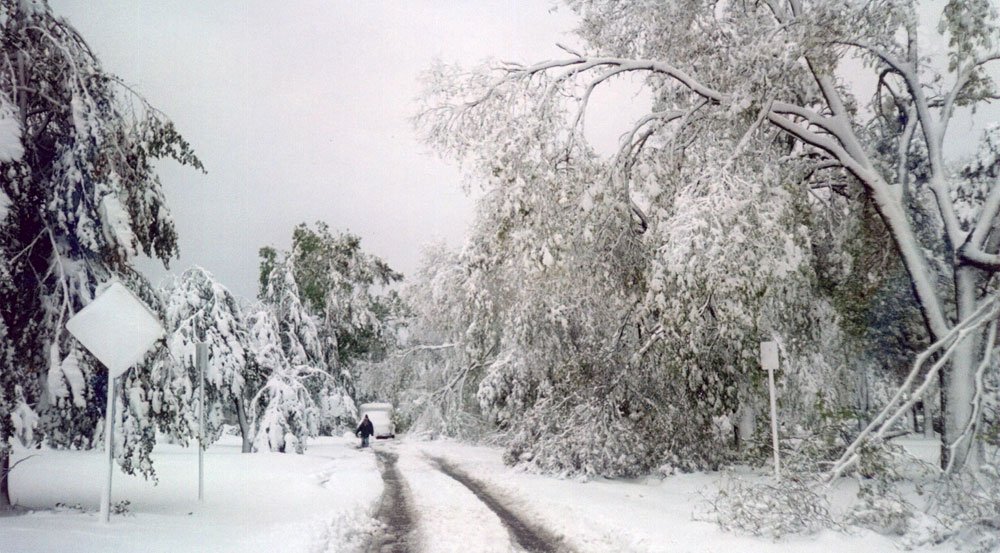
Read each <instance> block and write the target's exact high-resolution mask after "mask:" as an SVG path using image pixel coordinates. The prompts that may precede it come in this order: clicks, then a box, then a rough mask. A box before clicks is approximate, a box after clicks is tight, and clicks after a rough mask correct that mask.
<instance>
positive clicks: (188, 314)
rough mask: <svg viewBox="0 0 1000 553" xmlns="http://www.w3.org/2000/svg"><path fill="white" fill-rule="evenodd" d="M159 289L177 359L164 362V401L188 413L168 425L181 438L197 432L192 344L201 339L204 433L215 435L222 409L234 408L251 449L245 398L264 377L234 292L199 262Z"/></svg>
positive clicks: (246, 449)
mask: <svg viewBox="0 0 1000 553" xmlns="http://www.w3.org/2000/svg"><path fill="white" fill-rule="evenodd" d="M164 295H165V296H166V297H165V303H166V312H167V324H168V326H169V329H170V336H169V337H168V339H167V343H168V346H169V348H170V354H171V356H172V357H173V358H174V359H175V360H176V364H174V365H173V366H170V367H167V368H166V370H167V374H165V375H163V381H164V383H165V386H164V390H163V401H173V402H178V406H183V407H185V409H183V411H184V412H186V413H189V416H188V417H186V418H185V420H179V421H175V423H174V424H172V425H171V428H170V429H169V430H170V431H172V433H173V434H174V435H175V437H176V438H180V439H186V438H188V437H190V436H195V435H197V429H198V424H197V419H196V418H194V417H195V413H196V412H197V411H196V409H195V405H196V404H197V401H198V399H197V398H198V387H199V376H198V370H197V367H196V362H195V345H196V344H197V343H198V342H204V343H206V344H207V345H208V367H207V369H206V371H205V401H206V402H207V404H208V406H209V407H208V408H207V409H206V417H205V420H206V434H207V435H208V436H209V439H210V440H211V439H215V438H216V437H217V436H218V433H219V431H220V430H221V425H222V422H223V418H224V416H225V414H227V413H235V414H236V420H237V422H238V424H239V427H240V432H241V434H242V436H243V452H244V453H248V452H250V450H251V447H252V442H253V435H252V429H251V428H250V420H249V417H248V414H247V403H248V402H249V401H250V399H251V398H252V397H253V394H255V393H256V391H257V388H258V387H259V386H260V385H261V383H262V382H263V379H264V373H263V372H262V370H261V367H259V366H258V365H257V364H255V363H254V362H253V359H252V358H251V357H250V356H248V354H247V352H246V351H245V348H246V344H247V343H248V340H249V336H248V334H247V328H246V323H245V322H244V320H243V315H242V313H241V310H240V307H239V304H238V303H237V301H236V298H235V297H234V296H233V295H232V294H231V293H230V292H229V290H227V289H226V287H225V286H223V285H222V284H220V283H219V282H218V281H217V280H215V278H214V277H213V276H212V274H211V273H209V272H208V271H206V270H205V269H202V268H200V267H192V268H190V269H188V270H187V271H185V272H184V274H182V275H181V276H180V278H178V279H177V280H176V281H175V282H173V283H171V284H170V285H168V286H167V288H166V290H164ZM197 408H198V409H200V408H201V407H200V406H198V407H197Z"/></svg>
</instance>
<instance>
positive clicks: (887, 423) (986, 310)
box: [826, 296, 1000, 483]
mask: <svg viewBox="0 0 1000 553" xmlns="http://www.w3.org/2000/svg"><path fill="white" fill-rule="evenodd" d="M998 315H1000V296H993V297H991V298H989V299H988V300H987V301H985V302H983V304H982V305H980V306H979V308H978V309H977V310H976V311H975V312H974V313H973V314H972V315H970V316H969V317H968V318H966V319H965V320H964V321H962V322H961V323H959V324H957V325H955V327H954V328H952V329H951V330H950V331H949V332H948V333H947V334H946V335H945V336H944V337H943V338H941V339H940V340H938V341H937V342H934V343H933V344H931V345H930V347H928V348H927V349H926V350H924V351H923V352H922V353H921V354H920V355H918V356H917V358H916V360H914V362H913V368H912V369H911V370H910V373H909V374H908V375H907V376H906V379H905V380H904V381H903V384H902V385H900V387H899V389H898V390H897V391H896V394H895V395H894V396H893V397H892V399H891V400H889V403H887V404H886V406H885V407H884V408H882V410H881V411H880V412H879V413H878V415H877V416H876V417H875V418H874V419H872V421H871V422H870V423H869V424H868V426H867V427H865V429H864V430H862V431H861V433H860V434H858V436H857V438H855V439H854V442H852V443H851V444H850V445H849V446H848V447H847V449H845V450H844V453H843V454H842V455H841V456H840V459H838V460H837V461H836V462H835V463H834V464H833V467H832V468H831V469H830V473H829V475H828V477H827V479H826V481H827V483H831V482H833V481H834V480H836V479H837V478H839V477H840V476H841V475H843V473H844V471H846V470H847V469H849V468H850V467H852V466H853V465H854V464H855V463H857V461H858V449H859V448H860V447H861V446H862V445H863V444H864V443H866V442H870V441H873V440H875V441H884V440H886V439H887V433H888V432H889V430H890V428H891V427H892V424H893V423H894V422H896V421H897V420H899V418H900V417H901V416H903V415H904V414H906V413H907V412H908V411H909V410H910V408H911V407H913V405H915V404H916V403H917V402H918V401H920V399H921V398H922V397H923V395H924V393H926V391H927V389H928V388H930V386H931V385H932V384H933V383H934V381H935V377H936V376H937V375H938V373H939V372H940V371H941V369H942V368H943V367H944V366H945V365H946V364H947V363H948V362H949V361H950V360H951V358H952V355H953V354H954V352H955V350H956V349H957V348H958V346H959V344H961V343H962V341H963V340H964V339H965V338H966V336H968V335H969V334H971V333H973V332H976V331H977V330H978V329H979V328H980V327H981V326H983V325H984V324H988V325H989V327H990V332H989V346H990V347H992V345H993V343H994V342H995V339H996V318H997V316H998ZM938 352H940V355H939V357H938V358H937V360H936V361H934V364H932V365H931V367H930V369H928V370H927V373H926V374H925V375H924V380H923V382H921V384H920V385H919V386H918V387H917V388H916V389H915V390H913V392H912V393H910V394H909V398H908V399H906V400H905V401H904V398H906V397H907V391H908V390H910V387H911V386H912V385H913V383H914V382H915V381H916V379H917V376H918V375H919V374H920V371H921V370H922V369H923V367H924V365H925V363H926V362H927V361H928V360H929V359H930V358H931V357H932V356H933V355H934V354H936V353H938ZM986 359H987V360H988V359H989V356H987V357H986ZM983 363H984V365H985V364H986V360H984V361H983ZM984 370H985V366H980V367H979V372H978V373H977V379H976V380H977V390H976V396H975V397H974V398H973V402H976V401H981V400H982V397H981V395H982V375H981V372H982V371H984ZM973 409H974V413H978V412H979V406H977V405H973ZM975 421H976V417H975V416H974V417H973V418H972V420H970V422H969V424H968V425H967V426H966V428H965V430H964V431H963V432H962V433H961V434H960V435H959V436H957V437H956V438H955V440H954V441H952V443H951V444H949V449H951V450H952V451H954V449H955V448H956V447H957V446H958V445H959V444H960V443H961V442H962V441H963V440H965V439H968V438H970V437H971V435H972V432H973V430H974V428H975ZM952 457H954V456H952ZM952 468H953V463H951V462H949V463H948V466H947V468H946V470H945V472H950V471H951V469H952Z"/></svg>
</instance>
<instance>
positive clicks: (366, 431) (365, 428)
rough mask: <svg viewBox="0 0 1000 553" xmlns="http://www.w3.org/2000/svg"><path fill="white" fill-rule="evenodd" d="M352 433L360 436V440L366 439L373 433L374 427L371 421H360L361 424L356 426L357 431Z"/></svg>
mask: <svg viewBox="0 0 1000 553" xmlns="http://www.w3.org/2000/svg"><path fill="white" fill-rule="evenodd" d="M354 433H355V434H359V435H361V437H362V438H367V437H368V436H371V435H372V434H374V433H375V426H374V425H372V421H371V420H369V419H365V420H363V421H361V424H360V425H358V429H357V430H355V431H354Z"/></svg>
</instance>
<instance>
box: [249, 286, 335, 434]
mask: <svg viewBox="0 0 1000 553" xmlns="http://www.w3.org/2000/svg"><path fill="white" fill-rule="evenodd" d="M247 326H248V328H249V334H250V340H249V342H248V344H249V351H250V353H251V354H252V355H253V358H254V361H255V363H256V364H257V365H258V367H259V369H260V370H261V371H262V372H263V374H266V375H267V377H266V380H265V382H264V385H263V386H262V387H261V388H260V389H259V390H258V391H257V393H256V394H255V395H254V397H253V399H252V400H251V402H250V411H251V413H252V419H253V428H254V432H255V434H254V439H253V445H254V448H255V449H256V450H258V451H259V450H263V449H268V450H270V451H280V452H286V451H287V449H288V448H289V447H291V448H292V449H294V450H295V452H296V453H302V452H303V451H304V450H305V446H306V439H307V438H308V437H309V436H315V435H316V433H317V431H318V422H319V418H320V407H319V405H317V403H316V401H315V400H314V399H313V396H312V393H311V391H310V389H309V387H308V386H307V383H308V382H309V381H311V380H319V381H322V380H325V379H326V373H324V372H322V371H320V370H318V369H316V368H314V367H310V366H309V365H304V364H298V365H293V364H291V363H289V361H288V359H287V357H286V356H285V351H284V350H283V349H282V347H281V338H280V330H279V326H280V325H279V324H278V320H277V318H275V316H274V313H273V312H272V310H271V309H270V308H269V307H267V306H264V305H260V306H257V307H256V308H255V309H254V311H253V313H251V314H250V315H249V316H248V317H247ZM290 442H291V443H290Z"/></svg>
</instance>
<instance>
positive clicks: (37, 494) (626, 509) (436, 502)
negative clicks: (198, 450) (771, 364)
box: [0, 438, 950, 553]
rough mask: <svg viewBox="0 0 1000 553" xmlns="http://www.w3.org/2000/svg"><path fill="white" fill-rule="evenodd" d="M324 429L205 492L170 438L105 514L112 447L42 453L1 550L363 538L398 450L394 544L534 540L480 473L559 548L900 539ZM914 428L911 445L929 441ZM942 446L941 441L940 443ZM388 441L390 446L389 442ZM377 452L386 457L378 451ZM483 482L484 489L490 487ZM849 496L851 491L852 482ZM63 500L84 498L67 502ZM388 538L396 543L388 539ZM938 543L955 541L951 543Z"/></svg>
mask: <svg viewBox="0 0 1000 553" xmlns="http://www.w3.org/2000/svg"><path fill="white" fill-rule="evenodd" d="M354 445H355V441H354V440H352V439H342V438H324V439H320V440H317V441H314V442H313V443H312V444H311V445H310V448H309V450H308V452H307V453H306V454H305V455H281V454H261V453H258V454H252V455H243V454H240V453H239V447H238V444H237V443H236V442H235V441H233V440H232V439H228V440H227V441H225V442H224V443H222V444H220V445H215V446H213V447H212V448H211V449H209V451H208V454H207V455H206V500H205V502H204V503H203V504H199V503H198V501H197V461H196V454H195V452H194V451H193V450H187V449H183V448H179V447H177V446H168V445H161V446H157V448H156V450H155V452H154V462H155V466H156V468H157V471H158V473H159V475H160V485H159V486H155V487H154V486H153V485H151V484H149V483H146V482H144V481H142V480H140V479H134V478H129V477H124V476H121V475H117V477H116V486H115V493H114V496H113V501H114V502H117V501H121V500H123V499H127V500H128V501H129V502H130V505H129V511H130V512H129V514H126V515H117V516H114V517H113V518H112V522H111V524H110V525H108V526H104V525H101V524H99V523H98V521H97V518H98V517H97V514H96V510H97V503H98V497H99V493H100V486H101V482H102V480H101V466H102V464H101V455H100V453H99V452H54V451H43V452H41V453H40V454H39V455H38V456H37V457H34V458H32V459H29V460H27V461H25V462H24V463H22V464H21V465H20V466H18V467H17V469H16V471H15V473H14V478H13V482H12V490H11V491H12V495H13V498H14V499H15V501H17V503H18V504H20V505H21V506H23V507H27V508H30V509H34V511H33V512H31V513H29V514H25V515H18V516H8V517H0V553H22V552H23V553H32V552H49V551H80V552H91V551H92V552H98V551H100V552H107V551H116V552H117V551H122V552H131V551H135V552H143V553H153V552H160V551H163V552H166V551H171V552H184V551H192V552H194V551H197V552H202V551H206V552H207V551H220V552H221V551H233V552H241V553H243V552H255V551H261V552H263V551H269V552H274V551H282V552H308V553H313V552H317V553H319V552H323V553H332V552H350V551H359V550H364V548H365V545H366V543H367V540H368V539H369V538H370V537H371V535H372V532H373V531H377V530H376V529H377V528H378V523H377V522H376V521H375V520H374V517H375V516H376V515H377V514H378V513H379V512H380V511H379V508H378V507H379V504H380V500H379V497H380V495H381V494H382V489H383V482H382V478H381V476H380V475H379V466H380V465H381V466H382V468H383V469H384V468H385V467H386V465H387V463H386V461H387V459H392V458H394V460H395V468H396V470H397V471H398V475H400V476H401V477H402V478H401V479H402V480H403V484H402V489H403V491H404V495H405V496H406V501H405V503H406V505H405V507H400V506H397V507H399V508H406V509H408V512H409V513H410V514H412V518H413V520H414V527H413V530H412V532H410V533H409V539H407V540H406V541H405V544H403V545H398V544H397V545H393V546H392V547H391V548H383V549H382V550H385V551H413V552H418V551H419V552H422V553H443V552H456V553H457V552H500V553H507V552H512V551H522V550H523V549H522V548H521V547H519V546H518V545H517V544H516V543H515V538H514V537H513V534H512V533H511V531H510V530H509V527H510V521H509V520H506V521H505V520H501V518H500V517H499V516H497V514H496V513H495V511H494V510H493V509H492V508H491V507H490V506H487V504H486V503H484V502H483V501H482V500H481V499H480V498H479V497H477V496H476V495H474V494H473V492H472V491H470V489H469V488H468V487H466V486H465V485H463V484H461V483H459V482H458V481H457V480H456V479H454V478H452V477H450V476H448V475H446V474H445V473H443V472H442V471H441V470H440V466H439V464H438V462H437V460H443V461H444V462H445V463H446V465H448V466H450V467H452V470H453V471H459V472H460V473H464V474H465V475H467V476H469V477H471V478H472V479H473V480H474V481H475V483H477V484H478V485H481V487H482V490H486V491H488V492H489V494H491V496H492V498H493V499H495V500H496V501H497V502H499V503H500V504H502V505H504V506H506V508H508V509H509V510H511V511H513V512H514V513H516V514H517V515H518V516H519V517H520V518H521V519H523V520H525V521H527V524H528V525H529V526H532V527H534V528H536V529H539V530H541V531H542V533H543V535H544V536H546V539H548V540H549V543H550V544H551V545H552V546H553V547H552V549H553V550H554V549H559V550H569V551H577V552H579V553H588V552H607V551H616V552H619V551H620V552H636V553H639V552H643V553H645V552H664V553H686V552H692V553H693V552H698V553H704V552H736V551H738V552H761V553H791V552H802V553H810V552H816V553H819V552H824V553H826V552H839V551H848V552H851V553H866V552H885V551H893V550H898V549H900V545H899V542H898V541H895V540H893V539H891V538H888V537H885V536H882V535H879V534H876V533H872V532H868V531H860V530H858V531H854V532H851V533H843V532H835V531H825V532H823V533H820V534H818V535H813V536H797V537H790V538H784V539H782V540H779V541H773V540H769V539H760V538H752V537H746V536H740V535H734V534H729V533H725V532H722V531H721V530H719V528H718V527H717V526H716V525H714V524H712V523H710V522H705V521H702V520H697V518H696V517H695V516H694V515H695V513H698V512H699V511H700V510H701V509H703V505H704V498H705V497H706V495H708V494H710V493H711V492H712V490H714V489H715V488H716V487H717V485H718V482H719V479H720V478H721V476H720V475H718V474H689V475H677V476H671V477H668V478H665V479H661V478H654V477H649V478H645V479H640V480H634V481H609V480H602V479H598V480H592V481H589V482H581V481H576V480H566V479H558V478H552V477H545V476H539V475H534V474H528V473H524V472H519V471H516V470H513V469H510V468H508V467H505V466H504V465H503V464H502V462H501V460H500V452H499V450H497V449H495V448H487V447H475V446H468V445H463V444H458V443H454V442H448V441H436V442H416V441H412V442H411V441H406V440H400V441H395V442H382V441H379V442H376V443H375V447H374V450H357V449H355V447H354ZM922 445H923V444H921V442H920V441H919V440H914V441H913V442H912V443H909V444H908V447H911V448H912V449H917V450H919V449H920V448H921V447H922ZM932 449H933V446H931V449H930V450H931V451H932ZM379 453H381V456H378V455H377V454H379ZM377 459H378V462H377ZM482 490H481V491H482ZM843 491H844V495H845V496H848V495H850V490H849V489H845V490H843ZM56 503H64V504H68V505H75V504H79V506H80V508H79V509H78V508H66V507H60V508H55V505H56ZM386 547H389V546H386ZM935 551H950V549H938V550H935Z"/></svg>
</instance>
